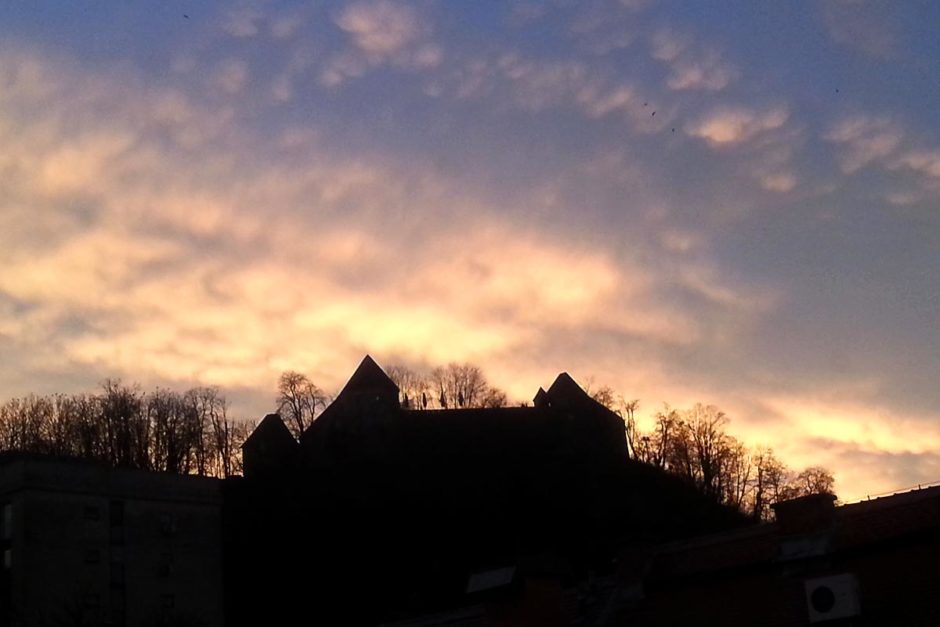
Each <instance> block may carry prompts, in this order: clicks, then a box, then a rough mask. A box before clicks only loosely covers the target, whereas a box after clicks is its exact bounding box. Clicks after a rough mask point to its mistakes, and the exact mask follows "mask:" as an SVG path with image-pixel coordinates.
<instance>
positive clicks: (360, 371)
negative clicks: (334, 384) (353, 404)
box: [340, 355, 398, 397]
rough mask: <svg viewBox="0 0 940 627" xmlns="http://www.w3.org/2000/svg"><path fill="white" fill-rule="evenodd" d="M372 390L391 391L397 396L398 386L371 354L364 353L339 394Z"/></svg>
mask: <svg viewBox="0 0 940 627" xmlns="http://www.w3.org/2000/svg"><path fill="white" fill-rule="evenodd" d="M372 390H382V391H385V392H393V393H394V394H395V396H396V397H397V396H398V386H397V385H395V382H394V381H392V380H391V379H390V378H389V376H388V375H387V374H385V371H384V370H382V368H381V367H380V366H379V365H378V364H377V363H375V360H374V359H372V357H371V356H369V355H366V356H365V357H364V358H363V359H362V362H360V364H359V367H358V368H356V371H355V372H354V373H353V374H352V376H351V377H349V381H347V382H346V385H345V386H344V387H343V390H342V392H340V394H341V395H342V394H344V393H347V392H364V391H372Z"/></svg>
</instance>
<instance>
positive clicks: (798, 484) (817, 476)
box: [781, 466, 835, 500]
mask: <svg viewBox="0 0 940 627" xmlns="http://www.w3.org/2000/svg"><path fill="white" fill-rule="evenodd" d="M834 489H835V478H834V477H833V476H832V473H831V472H829V471H828V470H827V469H825V468H823V467H822V466H809V467H808V468H805V469H803V470H802V471H800V473H799V474H797V475H796V476H795V477H792V478H791V479H790V480H789V481H787V484H786V486H785V488H784V489H783V491H782V492H783V493H782V494H781V499H782V500H786V499H793V498H797V497H800V496H809V495H810V494H834Z"/></svg>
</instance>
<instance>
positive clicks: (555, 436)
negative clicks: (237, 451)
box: [0, 357, 940, 627]
mask: <svg viewBox="0 0 940 627" xmlns="http://www.w3.org/2000/svg"><path fill="white" fill-rule="evenodd" d="M244 464H245V477H244V478H235V479H229V480H225V481H218V480H212V479H204V478H196V477H180V476H174V475H161V474H154V473H145V472H140V471H131V470H121V469H107V468H102V467H98V466H94V465H92V464H88V463H83V462H75V461H69V462H66V461H58V460H50V459H43V458H32V457H30V458H27V457H23V456H18V455H10V456H7V457H6V458H4V459H2V460H0V505H2V513H3V516H2V522H3V526H2V530H3V534H2V547H0V548H2V549H3V555H4V562H3V571H2V575H0V625H7V624H10V625H114V626H119V625H127V626H133V627H137V626H150V625H179V626H185V625H192V626H196V625H206V626H210V625H221V624H225V625H230V626H241V625H245V626H249V625H250V626H252V627H255V626H257V625H293V624H303V625H325V626H341V625H378V624H384V625H397V626H399V627H404V626H411V627H418V626H432V625H447V626H449V627H470V626H474V627H481V626H498V627H503V626H522V625H532V626H538V627H562V626H566V627H567V626H588V625H591V626H595V625H596V626H613V625H620V626H627V625H631V626H632V625H810V624H817V623H819V624H824V625H826V624H828V625H936V624H940V617H938V603H937V601H936V599H937V598H940V597H938V595H940V583H938V582H940V577H938V576H937V575H936V574H935V573H936V566H935V565H936V563H937V559H938V558H940V489H927V490H920V491H916V492H911V493H907V494H901V495H897V496H894V497H889V498H885V499H879V500H876V501H871V502H866V503H859V504H853V505H847V506H842V507H834V505H833V500H832V497H829V496H828V495H818V496H814V497H808V498H805V499H800V500H797V501H792V502H788V503H784V504H781V505H780V506H778V510H777V522H775V523H773V524H764V525H748V524H746V522H745V521H744V520H743V519H742V518H741V516H740V515H739V514H736V513H735V512H732V511H729V510H727V509H723V508H721V507H719V506H717V505H715V504H713V503H711V502H709V501H708V500H707V499H705V498H704V497H702V496H700V495H699V494H698V493H696V492H695V491H694V490H692V489H691V488H689V487H688V486H686V485H685V484H684V483H682V482H681V481H679V480H678V479H676V478H674V477H671V476H667V475H664V474H662V473H660V472H659V471H657V470H655V469H653V468H651V467H648V466H645V465H643V464H639V463H637V462H634V461H632V460H630V459H628V454H627V447H626V442H625V439H624V431H623V423H622V421H621V420H620V418H619V417H618V416H616V415H615V414H613V413H611V412H610V411H608V410H607V409H605V408H604V407H602V406H601V405H599V404H598V403H596V402H595V401H593V400H592V399H591V398H590V397H588V395H587V394H585V393H584V392H583V390H581V388H580V387H578V386H577V384H576V383H575V382H574V381H573V380H572V379H571V378H570V377H568V375H566V374H562V375H559V376H558V378H557V379H556V380H555V382H554V383H553V384H552V385H551V386H550V387H549V388H548V390H547V391H543V390H539V392H538V394H537V395H536V397H535V399H534V403H533V406H530V407H514V408H498V409H463V410H441V411H419V410H409V409H403V408H402V407H401V403H399V392H398V389H397V388H396V387H395V385H394V383H393V382H392V381H391V380H390V379H389V378H388V377H387V376H386V375H385V373H384V372H382V370H381V368H379V367H378V365H376V364H375V363H374V362H373V361H372V360H371V359H370V358H368V357H367V358H366V359H365V360H364V361H363V363H362V364H361V365H360V367H359V368H358V369H357V370H356V372H355V373H354V374H353V376H352V378H351V379H350V381H349V382H348V384H347V385H346V387H345V388H344V389H343V391H342V392H341V393H340V395H339V396H338V397H337V398H336V400H335V401H334V402H333V403H332V404H331V405H330V407H328V408H327V409H326V410H325V411H324V412H323V414H322V415H321V416H320V417H319V418H318V419H317V421H316V422H315V423H314V424H313V426H311V427H310V428H309V429H308V430H307V431H306V432H305V433H304V434H303V436H302V438H301V441H300V442H297V441H296V440H295V439H294V438H293V437H292V436H291V434H290V433H289V431H288V430H287V428H286V427H285V426H284V424H283V422H281V420H280V418H279V417H277V416H276V415H269V416H267V417H265V419H264V420H263V421H262V422H261V424H259V426H258V427H257V428H256V430H255V432H254V434H253V435H252V436H251V437H250V438H249V440H248V441H247V442H246V443H245V445H244Z"/></svg>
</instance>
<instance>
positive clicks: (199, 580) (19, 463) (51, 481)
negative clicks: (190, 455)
mask: <svg viewBox="0 0 940 627" xmlns="http://www.w3.org/2000/svg"><path fill="white" fill-rule="evenodd" d="M221 483H222V482H221V481H219V480H217V479H208V478H205V477H193V476H180V475H171V474H163V473H151V472H145V471H142V470H132V469H114V468H108V467H106V466H103V465H99V464H95V463H90V462H86V461H79V460H63V459H54V458H49V457H42V456H35V455H28V454H18V453H3V454H0V512H2V513H0V548H2V553H3V563H2V571H0V625H15V626H17V627H19V626H29V627H46V626H48V627H58V626H62V627H72V626H76V627H77V626H80V625H87V626H89V627H91V626H98V625H134V626H137V625H140V626H144V625H204V626H205V627H217V626H218V627H221V625H222V624H223V595H222V538H221V533H220V531H221V519H222V517H221V513H222V512H221V509H222V491H221Z"/></svg>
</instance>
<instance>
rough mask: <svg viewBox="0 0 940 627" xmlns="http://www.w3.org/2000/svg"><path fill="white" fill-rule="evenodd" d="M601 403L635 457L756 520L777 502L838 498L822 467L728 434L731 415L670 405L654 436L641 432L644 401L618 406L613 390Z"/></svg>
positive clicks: (769, 515) (658, 415)
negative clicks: (795, 462)
mask: <svg viewBox="0 0 940 627" xmlns="http://www.w3.org/2000/svg"><path fill="white" fill-rule="evenodd" d="M595 398H596V399H597V400H600V401H601V402H604V403H605V404H607V406H608V407H610V408H611V409H613V410H614V411H616V412H617V413H619V414H620V415H621V416H622V417H623V419H624V426H625V429H626V435H627V445H628V446H629V449H630V454H631V456H632V457H633V458H634V459H636V460H638V461H640V462H644V463H647V464H650V465H652V466H656V467H657V468H660V469H662V470H664V471H666V472H669V473H672V474H674V475H677V476H679V477H682V478H683V479H684V480H685V481H687V482H688V483H689V484H691V485H693V486H695V488H696V489H698V490H699V491H700V492H701V493H702V494H704V495H706V496H708V497H709V498H711V499H714V500H715V501H716V502H718V503H722V504H724V505H729V506H731V507H734V508H737V509H739V510H740V511H742V512H744V513H745V514H747V515H749V516H751V517H752V518H754V519H755V520H767V519H770V518H772V517H773V512H772V509H771V505H773V504H774V503H777V502H780V501H785V500H788V499H792V498H796V497H799V496H806V495H809V494H819V493H833V489H834V484H835V481H834V479H833V476H832V473H830V472H829V471H828V470H827V469H825V468H823V467H821V466H810V467H808V468H805V469H803V470H801V471H799V472H797V471H794V470H791V469H789V468H788V467H787V466H786V464H784V463H783V462H782V461H780V460H779V459H778V458H777V457H776V456H775V455H774V452H773V450H772V449H771V448H769V447H754V448H749V447H747V446H745V445H744V444H743V443H742V442H740V441H739V440H738V439H737V438H735V437H734V436H732V435H730V434H729V433H728V432H727V427H728V423H729V418H728V416H727V415H726V414H725V413H724V412H722V411H721V410H719V409H718V408H717V407H715V406H713V405H702V404H696V405H695V406H693V407H692V408H690V409H685V410H681V409H672V408H670V407H669V406H668V405H667V406H665V407H664V409H663V410H662V411H658V412H656V414H655V415H654V424H653V427H652V429H651V430H650V431H642V430H640V429H638V428H637V426H636V420H635V414H636V410H637V409H638V407H639V402H638V401H636V400H633V401H623V400H618V401H614V395H613V394H612V393H610V391H609V389H602V390H601V393H599V394H595Z"/></svg>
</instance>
